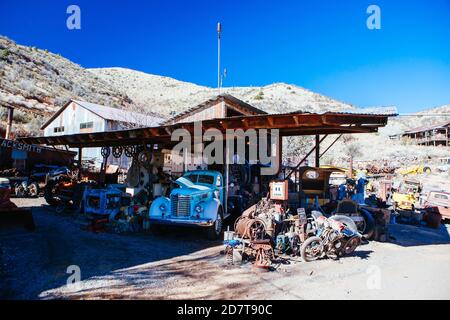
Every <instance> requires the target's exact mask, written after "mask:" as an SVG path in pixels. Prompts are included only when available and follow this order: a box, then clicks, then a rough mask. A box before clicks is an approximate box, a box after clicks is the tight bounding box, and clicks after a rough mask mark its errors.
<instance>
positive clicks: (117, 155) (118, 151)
mask: <svg viewBox="0 0 450 320" xmlns="http://www.w3.org/2000/svg"><path fill="white" fill-rule="evenodd" d="M122 153H123V148H122V147H121V146H118V147H113V149H112V154H113V156H114V158H116V159H118V158H120V157H121V156H122Z"/></svg>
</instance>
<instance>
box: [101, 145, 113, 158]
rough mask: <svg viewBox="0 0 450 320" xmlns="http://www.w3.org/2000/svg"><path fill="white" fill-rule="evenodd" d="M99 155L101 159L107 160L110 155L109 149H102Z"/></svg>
mask: <svg viewBox="0 0 450 320" xmlns="http://www.w3.org/2000/svg"><path fill="white" fill-rule="evenodd" d="M101 155H102V157H103V159H106V158H108V157H109V156H110V155H111V148H110V147H102V151H101Z"/></svg>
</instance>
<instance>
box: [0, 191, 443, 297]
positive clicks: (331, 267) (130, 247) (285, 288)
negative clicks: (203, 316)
mask: <svg viewBox="0 0 450 320" xmlns="http://www.w3.org/2000/svg"><path fill="white" fill-rule="evenodd" d="M15 202H16V203H17V204H18V205H20V206H30V207H34V219H35V222H36V225H37V230H36V231H35V232H33V233H30V232H26V231H24V230H20V229H14V230H12V229H8V230H5V229H4V228H3V229H0V249H1V250H0V298H2V299H55V298H56V299H450V275H449V273H448V270H449V267H450V254H449V253H450V236H449V234H450V226H448V225H447V226H444V225H443V226H441V229H439V230H433V229H429V228H426V227H415V226H407V225H399V224H397V225H391V236H392V238H391V240H390V243H379V242H371V243H369V244H366V245H363V246H361V247H359V248H358V250H357V251H356V253H355V254H354V255H353V256H351V257H346V258H342V259H340V260H339V261H332V260H321V261H317V262H312V263H304V262H301V261H290V262H286V263H285V264H280V265H279V266H276V270H275V271H272V272H262V271H258V270H256V269H255V268H253V267H252V266H251V265H250V264H244V265H240V266H231V267H230V266H226V265H225V260H224V257H223V256H222V255H221V254H220V251H221V249H222V245H221V242H220V241H219V242H211V241H207V240H205V239H204V237H203V236H202V235H201V234H199V232H198V230H185V229H181V230H179V229H176V230H175V229H171V230H170V232H168V233H167V234H163V235H153V234H148V233H147V234H128V235H123V234H122V235H118V234H112V233H99V234H96V233H92V232H88V231H84V230H82V229H81V221H80V220H77V219H74V218H73V217H72V216H70V215H57V214H56V213H54V212H53V211H52V210H51V209H49V208H48V207H46V206H45V205H43V204H44V203H43V201H42V200H41V199H34V200H33V199H29V200H15ZM73 265H76V266H78V267H79V268H80V271H81V280H82V281H81V282H80V283H78V284H75V285H74V284H70V285H66V283H67V279H68V278H69V276H71V273H67V270H68V267H69V266H73Z"/></svg>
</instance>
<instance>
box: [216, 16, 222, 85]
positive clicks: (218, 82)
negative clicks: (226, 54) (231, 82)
mask: <svg viewBox="0 0 450 320" xmlns="http://www.w3.org/2000/svg"><path fill="white" fill-rule="evenodd" d="M221 33H222V24H221V23H220V22H219V23H218V24H217V88H218V89H219V94H220V87H221V84H220V34H221Z"/></svg>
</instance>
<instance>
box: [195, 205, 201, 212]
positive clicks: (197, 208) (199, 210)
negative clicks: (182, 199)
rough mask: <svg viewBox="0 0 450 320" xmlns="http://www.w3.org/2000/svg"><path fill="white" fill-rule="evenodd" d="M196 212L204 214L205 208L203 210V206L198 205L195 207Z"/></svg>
mask: <svg viewBox="0 0 450 320" xmlns="http://www.w3.org/2000/svg"><path fill="white" fill-rule="evenodd" d="M195 212H197V213H202V212H203V208H202V206H201V205H199V204H198V205H196V206H195Z"/></svg>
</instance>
